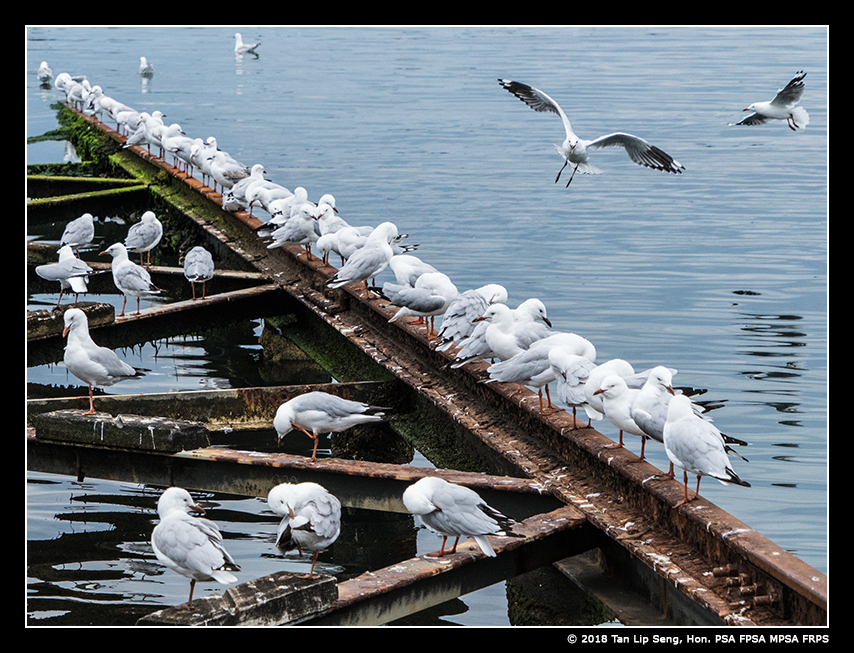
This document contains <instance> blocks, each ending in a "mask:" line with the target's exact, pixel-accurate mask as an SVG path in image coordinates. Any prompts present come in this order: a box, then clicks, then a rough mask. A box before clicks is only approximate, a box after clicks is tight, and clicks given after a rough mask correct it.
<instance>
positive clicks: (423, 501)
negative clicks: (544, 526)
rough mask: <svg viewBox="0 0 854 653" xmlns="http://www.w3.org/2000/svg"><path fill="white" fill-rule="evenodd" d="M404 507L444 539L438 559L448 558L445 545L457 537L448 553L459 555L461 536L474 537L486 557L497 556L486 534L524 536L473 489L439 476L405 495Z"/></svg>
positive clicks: (413, 486) (419, 483)
mask: <svg viewBox="0 0 854 653" xmlns="http://www.w3.org/2000/svg"><path fill="white" fill-rule="evenodd" d="M403 505H404V506H406V509H407V510H408V511H409V512H410V513H412V514H413V515H416V516H417V517H418V519H419V521H420V522H421V523H422V524H424V526H426V527H427V528H428V529H430V530H431V531H433V532H434V533H438V534H439V535H441V536H442V548H441V549H440V550H439V553H438V556H439V557H441V556H443V555H445V542H446V541H447V540H448V538H449V537H454V538H456V539H455V540H454V546H453V547H452V548H451V550H450V551H449V552H448V553H456V552H457V543H458V542H459V541H460V537H462V536H466V537H471V538H473V539H474V541H475V542H477V545H478V546H479V547H480V550H481V551H483V553H484V555H487V556H489V557H490V558H494V557H495V550H494V549H493V548H492V545H491V544H490V543H489V539H488V538H487V535H502V536H505V537H521V536H520V535H519V534H518V533H513V532H512V530H511V529H512V527H513V524H514V523H515V522H514V521H513V520H512V519H510V518H509V517H506V516H505V515H503V514H501V513H500V512H498V511H497V510H496V509H495V508H492V507H491V506H489V505H487V503H486V502H485V501H484V500H483V499H481V498H480V495H478V493H477V492H475V491H474V490H472V489H470V488H467V487H464V486H462V485H457V484H456V483H449V482H448V481H446V480H445V479H442V478H438V477H436V476H425V477H424V478H422V479H421V480H420V481H418V482H417V483H413V484H412V485H410V486H409V487H408V488H406V490H405V491H404V492H403Z"/></svg>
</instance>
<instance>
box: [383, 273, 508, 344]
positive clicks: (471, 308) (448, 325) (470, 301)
mask: <svg viewBox="0 0 854 653" xmlns="http://www.w3.org/2000/svg"><path fill="white" fill-rule="evenodd" d="M392 262H393V260H392ZM506 301H507V289H506V288H505V287H504V286H502V285H500V284H497V283H488V284H486V285H484V286H481V287H480V288H474V289H472V290H466V291H465V292H462V293H460V294H459V296H458V297H457V298H456V299H455V300H454V301H452V302H451V303H450V305H449V306H448V309H447V310H446V311H445V313H444V314H443V315H442V328H441V329H440V330H439V337H440V338H442V341H441V342H440V343H439V345H438V346H437V347H436V351H445V350H447V349H449V348H450V347H451V346H453V344H454V342H457V343H459V342H461V341H462V340H464V339H465V338H467V337H468V336H470V335H471V333H472V331H473V330H474V328H475V326H476V323H475V322H474V319H475V318H477V317H480V316H481V315H483V313H484V311H486V309H487V308H489V305H490V304H504V303H505V302H506Z"/></svg>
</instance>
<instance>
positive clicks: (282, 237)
mask: <svg viewBox="0 0 854 653" xmlns="http://www.w3.org/2000/svg"><path fill="white" fill-rule="evenodd" d="M315 209H317V207H316V206H315V205H314V204H312V203H311V202H304V203H303V205H302V206H300V207H299V211H298V212H297V213H296V215H294V216H292V217H291V218H289V219H288V221H287V222H286V223H285V224H283V225H282V226H281V227H279V228H278V229H276V230H275V231H273V233H272V234H270V235H271V236H272V237H273V242H272V243H270V244H269V245H267V249H274V248H276V247H284V246H285V245H302V246H303V248H304V249H305V251H306V254H307V258H313V255H312V253H311V245H312V243H316V242H317V241H318V239H319V238H320V227H319V226H318V224H317V218H316V217H315V215H314V212H315Z"/></svg>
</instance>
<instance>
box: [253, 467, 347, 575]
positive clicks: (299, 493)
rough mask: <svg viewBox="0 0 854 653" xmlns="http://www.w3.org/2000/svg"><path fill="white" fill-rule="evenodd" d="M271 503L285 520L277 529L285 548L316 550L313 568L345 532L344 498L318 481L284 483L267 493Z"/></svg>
mask: <svg viewBox="0 0 854 653" xmlns="http://www.w3.org/2000/svg"><path fill="white" fill-rule="evenodd" d="M267 504H268V505H269V506H270V509H271V510H272V511H273V512H275V513H276V514H277V515H281V516H282V521H281V522H280V523H279V527H278V529H277V531H276V547H277V548H279V549H280V550H281V551H285V552H287V551H293V550H294V549H296V550H297V551H298V553H299V554H300V555H302V553H303V551H312V552H313V556H312V559H311V571H310V572H309V574H308V576H309V578H311V577H312V576H313V575H314V566H315V565H316V564H317V557H318V556H319V555H320V552H321V551H324V550H326V549H327V548H329V547H330V546H331V545H332V543H333V542H335V540H336V539H338V534H339V533H340V532H341V502H340V501H339V500H338V499H337V497H335V496H333V495H332V494H330V493H329V492H327V490H326V488H324V487H323V486H322V485H318V484H317V483H297V484H294V483H282V484H280V485H277V486H276V487H274V488H273V489H272V490H270V493H269V494H268V495H267Z"/></svg>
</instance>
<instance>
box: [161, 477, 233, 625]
mask: <svg viewBox="0 0 854 653" xmlns="http://www.w3.org/2000/svg"><path fill="white" fill-rule="evenodd" d="M190 512H194V513H197V514H200V515H203V514H205V511H204V508H202V507H201V506H200V505H199V504H197V503H196V502H195V501H194V500H193V497H192V496H190V493H189V492H187V490H185V489H184V488H180V487H170V488H169V489H167V490H165V491H164V492H163V494H161V495H160V499H158V500H157V514H158V515H160V523H159V524H157V526H155V527H154V531H153V532H152V533H151V548H152V549H154V555H156V556H157V559H158V560H159V561H160V562H162V563H163V564H164V565H166V566H167V567H169V569H171V570H172V571H174V572H177V573H179V574H181V575H182V576H185V577H187V578H189V579H190V599H189V601H187V603H185V604H183V605H180V606H176V607H177V608H179V609H181V610H191V609H192V608H193V589H195V587H196V581H211V580H215V581H218V582H220V583H226V584H228V583H236V582H237V577H236V576H235V575H234V574H232V573H231V572H232V571H240V567H238V566H237V564H236V563H235V562H234V558H232V557H231V555H230V554H229V553H228V551H226V550H225V544H224V543H223V540H222V534H221V533H220V532H219V528H218V527H217V525H216V524H215V523H214V522H212V521H210V520H209V519H205V518H203V517H193V516H191V515H190Z"/></svg>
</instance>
